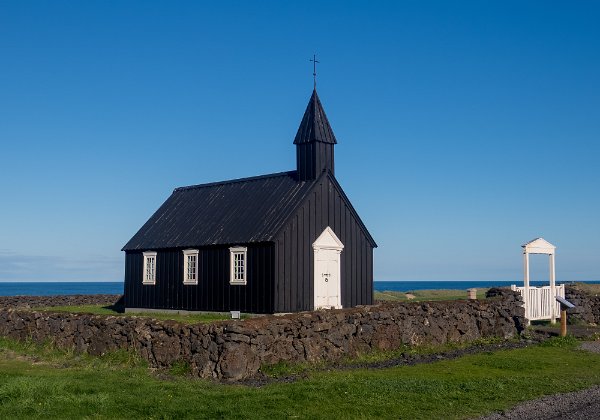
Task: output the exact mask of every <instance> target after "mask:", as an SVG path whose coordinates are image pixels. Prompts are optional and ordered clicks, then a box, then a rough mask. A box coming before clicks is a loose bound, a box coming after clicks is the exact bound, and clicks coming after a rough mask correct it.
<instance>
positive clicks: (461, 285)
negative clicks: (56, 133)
mask: <svg viewBox="0 0 600 420" xmlns="http://www.w3.org/2000/svg"><path fill="white" fill-rule="evenodd" d="M557 283H558V284H560V283H566V282H560V281H558V282H557ZM585 283H594V284H600V280H594V281H586V282H585ZM511 284H516V285H517V286H522V284H523V281H522V280H521V281H504V280H500V281H478V280H467V281H440V280H436V281H420V280H419V281H417V280H403V281H375V290H377V291H380V292H381V291H384V290H389V291H398V292H408V291H410V290H427V289H460V290H466V289H471V288H486V287H503V286H504V287H507V286H510V285H511ZM531 285H532V286H545V285H548V282H547V281H532V282H531ZM122 293H123V282H0V296H16V295H29V296H48V295H95V294H111V295H112V294H115V295H116V294H122Z"/></svg>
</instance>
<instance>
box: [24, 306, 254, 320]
mask: <svg viewBox="0 0 600 420" xmlns="http://www.w3.org/2000/svg"><path fill="white" fill-rule="evenodd" d="M35 310H36V311H43V312H68V313H83V314H93V315H110V316H139V317H146V318H153V319H160V320H172V321H178V322H183V323H186V324H197V323H206V322H215V321H225V320H228V319H231V315H230V314H225V313H219V312H213V313H210V312H203V313H196V314H177V313H162V312H127V313H122V312H117V311H115V310H113V309H111V308H110V307H108V306H106V305H79V306H48V307H40V308H35ZM246 317H247V315H242V318H246Z"/></svg>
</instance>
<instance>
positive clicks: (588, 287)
mask: <svg viewBox="0 0 600 420" xmlns="http://www.w3.org/2000/svg"><path fill="white" fill-rule="evenodd" d="M575 287H577V288H578V289H579V290H583V291H584V292H586V293H588V294H590V295H592V296H598V295H600V284H592V283H575Z"/></svg>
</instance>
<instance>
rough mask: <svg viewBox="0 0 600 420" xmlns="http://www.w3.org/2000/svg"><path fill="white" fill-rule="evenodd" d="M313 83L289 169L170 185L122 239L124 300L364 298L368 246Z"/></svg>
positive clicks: (268, 306) (371, 244) (252, 306)
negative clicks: (342, 179)
mask: <svg viewBox="0 0 600 420" xmlns="http://www.w3.org/2000/svg"><path fill="white" fill-rule="evenodd" d="M336 143H337V141H336V138H335V135H334V134H333V130H332V129H331V126H330V125H329V121H328V120H327V116H326V115H325V111H324V110H323V107H322V105H321V101H320V100H319V96H318V95H317V91H316V89H315V90H313V93H312V96H311V98H310V101H309V103H308V106H307V107H306V111H305V112H304V116H303V118H302V122H301V123H300V127H299V128H298V132H297V134H296V138H295V139H294V144H295V145H296V163H297V169H296V170H295V171H290V172H282V173H275V174H270V175H262V176H257V177H251V178H244V179H235V180H231V181H224V182H215V183H210V184H202V185H194V186H189V187H181V188H176V189H175V190H174V191H173V194H171V196H170V197H169V198H168V199H167V201H165V202H164V203H163V205H162V206H161V207H160V208H159V209H158V210H157V211H156V213H154V215H152V217H150V219H149V220H148V221H147V222H146V223H145V224H144V226H142V228H141V229H140V230H139V231H138V232H137V233H136V234H135V235H134V236H133V238H131V240H130V241H129V242H128V243H127V245H125V246H124V247H123V251H125V253H126V255H125V292H124V295H125V297H124V299H125V307H126V308H127V309H133V308H135V309H137V308H152V309H172V310H189V311H234V310H236V311H237V310H239V311H242V312H253V313H278V312H296V311H307V310H313V309H320V308H341V307H351V306H356V305H364V304H371V303H373V248H375V247H376V246H377V244H376V243H375V241H374V240H373V238H372V237H371V235H370V234H369V231H368V230H367V228H366V227H365V225H364V224H363V222H362V221H361V220H360V217H359V216H358V214H357V213H356V211H355V210H354V208H353V207H352V204H351V203H350V200H348V197H347V196H346V194H344V191H343V190H342V187H341V186H340V184H339V183H338V181H337V180H336V178H335V172H334V147H335V145H336Z"/></svg>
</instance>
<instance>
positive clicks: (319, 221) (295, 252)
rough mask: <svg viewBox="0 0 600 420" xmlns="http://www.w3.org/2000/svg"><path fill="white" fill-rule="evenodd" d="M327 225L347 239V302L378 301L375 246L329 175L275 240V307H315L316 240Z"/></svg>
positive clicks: (343, 256) (343, 276)
mask: <svg viewBox="0 0 600 420" xmlns="http://www.w3.org/2000/svg"><path fill="white" fill-rule="evenodd" d="M327 226H329V227H330V228H331V229H333V231H334V232H335V234H336V235H337V236H338V238H340V240H341V241H342V243H343V244H344V250H343V251H342V254H341V267H340V268H341V270H340V274H341V299H342V306H343V307H351V306H356V305H367V304H372V303H373V264H372V261H373V246H372V245H371V242H370V241H369V240H368V238H367V237H366V236H365V234H364V232H363V230H362V229H361V226H360V225H359V222H358V221H357V219H356V217H355V216H354V213H353V212H352V210H351V209H350V208H349V206H347V205H346V202H345V201H344V200H343V199H342V193H341V192H340V191H338V190H337V187H336V186H335V185H334V184H333V183H332V182H331V181H330V180H329V179H328V178H327V177H326V178H323V181H322V182H321V183H320V184H319V185H317V186H316V187H315V190H314V192H313V193H312V194H310V196H309V197H308V199H307V200H306V201H305V202H304V203H303V205H302V206H301V207H300V208H299V209H298V210H297V211H296V214H294V215H293V216H292V217H291V218H290V219H289V221H288V223H287V225H286V226H285V227H284V229H282V231H281V232H280V234H279V236H278V238H277V239H276V241H275V255H276V256H277V257H276V261H275V270H276V273H277V277H276V278H275V283H274V284H275V295H276V296H275V308H274V309H275V312H296V311H306V310H312V309H314V307H313V304H314V302H313V296H314V284H313V272H314V254H313V248H312V244H313V243H314V241H315V240H316V239H317V238H318V237H319V235H320V234H321V233H322V232H323V230H325V228H326V227H327Z"/></svg>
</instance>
